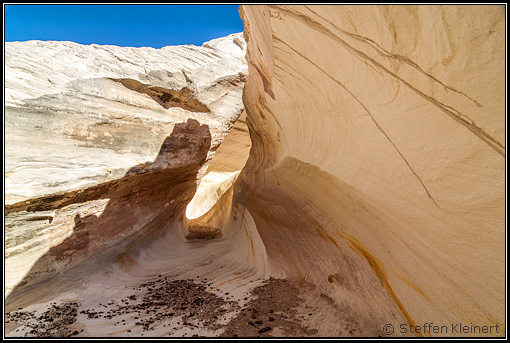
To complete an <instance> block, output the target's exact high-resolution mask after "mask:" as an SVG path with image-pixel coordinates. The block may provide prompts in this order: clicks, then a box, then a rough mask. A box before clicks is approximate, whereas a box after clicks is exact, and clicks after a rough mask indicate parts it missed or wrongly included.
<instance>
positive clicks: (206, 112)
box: [5, 34, 247, 204]
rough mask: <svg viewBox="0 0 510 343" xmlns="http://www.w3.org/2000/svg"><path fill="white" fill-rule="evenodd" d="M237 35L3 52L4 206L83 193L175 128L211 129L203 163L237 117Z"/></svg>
mask: <svg viewBox="0 0 510 343" xmlns="http://www.w3.org/2000/svg"><path fill="white" fill-rule="evenodd" d="M243 43H244V39H243V37H242V34H234V35H230V36H228V37H224V38H219V39H215V40H213V41H211V42H206V43H204V46H201V47H197V46H193V45H183V46H166V47H164V48H161V49H154V48H130V47H118V46H111V45H96V44H92V45H80V44H77V43H73V42H52V41H49V42H43V41H28V42H7V43H6V44H5V94H6V98H5V147H6V148H5V155H6V156H5V187H6V195H5V200H6V202H7V203H8V204H12V203H15V202H19V201H22V200H25V199H30V198H33V197H40V196H45V195H49V194H54V193H56V192H62V191H69V190H75V189H81V188H85V187H90V186H93V185H97V184H98V183H101V182H105V181H110V180H113V179H117V178H119V177H121V176H123V175H124V174H125V173H126V171H127V170H128V169H129V168H131V167H132V166H134V165H137V164H140V165H141V164H143V163H145V162H147V161H154V158H155V157H156V156H157V153H158V151H159V148H160V147H161V144H162V143H163V141H164V140H165V138H166V137H167V136H169V135H170V133H171V132H172V128H173V126H174V125H175V124H176V123H179V122H183V121H186V120H187V119H188V118H194V119H196V120H198V121H199V122H200V123H203V124H206V125H208V126H209V129H210V131H211V135H212V149H211V153H210V154H209V158H210V157H212V155H213V153H214V150H215V149H216V148H217V147H218V145H219V143H220V142H221V140H222V139H223V138H224V136H225V134H226V132H227V131H228V129H229V128H230V126H231V125H232V124H233V122H234V121H235V120H236V118H237V117H238V116H239V115H240V114H241V111H242V109H243V105H242V100H241V94H242V89H243V83H244V79H245V77H246V74H247V66H246V61H245V59H244V52H245V50H243V47H244V45H243Z"/></svg>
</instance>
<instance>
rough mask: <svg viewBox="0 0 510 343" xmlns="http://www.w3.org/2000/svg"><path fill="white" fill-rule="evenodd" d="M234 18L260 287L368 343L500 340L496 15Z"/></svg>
mask: <svg viewBox="0 0 510 343" xmlns="http://www.w3.org/2000/svg"><path fill="white" fill-rule="evenodd" d="M240 13H241V16H242V18H243V20H244V22H245V39H246V41H247V45H248V51H247V61H248V65H249V77H248V79H247V81H246V85H245V89H244V94H243V100H244V103H245V108H246V111H247V114H248V117H247V124H248V127H249V128H250V135H251V139H252V145H253V146H252V149H251V151H250V157H249V159H248V162H247V165H246V167H245V168H244V170H243V172H242V173H241V177H240V179H239V180H238V182H237V183H236V185H235V194H236V195H235V199H236V200H237V201H238V202H240V203H241V204H242V205H244V206H246V209H247V210H248V212H249V213H250V214H251V216H252V217H253V219H254V223H255V224H256V226H257V230H258V232H259V233H260V236H261V238H262V241H263V243H264V245H265V249H266V251H267V258H268V265H269V268H270V269H271V270H272V273H274V274H276V275H285V276H287V277H290V278H294V279H303V280H306V281H308V282H310V283H313V284H314V285H316V286H317V290H316V292H317V294H316V295H317V297H318V296H319V295H325V296H327V297H329V298H331V299H333V300H334V302H335V303H336V305H337V306H339V307H340V308H343V309H344V313H349V314H350V315H351V316H353V317H355V318H358V319H359V320H361V321H362V322H364V323H365V327H366V328H370V327H372V328H373V330H374V331H373V332H374V333H377V330H380V329H382V328H383V325H384V324H385V323H390V324H392V325H393V326H394V327H395V328H398V330H397V331H396V332H395V334H399V335H400V334H402V335H409V334H411V335H414V334H416V335H418V336H420V335H424V336H429V335H431V336H435V335H439V336H440V335H445V332H444V330H443V332H433V331H432V330H431V329H430V328H429V329H428V330H422V331H421V332H418V333H416V332H414V331H413V332H412V333H411V332H410V331H409V326H410V325H419V326H422V325H424V323H435V324H437V325H445V326H448V332H446V336H448V335H452V334H453V335H456V334H459V335H468V336H470V335H471V336H472V335H492V336H501V335H502V334H504V331H505V329H504V319H505V273H504V270H505V77H504V75H505V69H504V68H505V11H504V6H477V5H468V6H466V5H461V6H438V5H418V6H416V5H411V6H380V5H377V6H355V5H353V6H344V5H341V6H338V5H332V6H314V5H312V6H302V5H299V6H297V5H296V6H283V5H270V6H252V5H243V6H241V9H240ZM457 323H462V325H467V326H468V327H469V328H472V325H478V326H484V325H485V326H487V327H490V328H491V331H490V333H489V332H488V331H484V332H481V331H480V329H478V331H476V330H477V329H476V328H475V329H474V330H475V332H473V331H472V330H471V329H470V330H471V331H469V332H455V331H454V332H452V330H455V328H453V327H452V325H453V324H457ZM401 324H404V326H405V328H406V330H408V331H406V332H403V331H402V330H400V329H399V328H400V325H401ZM316 325H317V326H318V327H319V326H320V325H321V324H320V323H317V324H316ZM496 325H497V327H496ZM456 329H458V327H456ZM379 332H380V331H379Z"/></svg>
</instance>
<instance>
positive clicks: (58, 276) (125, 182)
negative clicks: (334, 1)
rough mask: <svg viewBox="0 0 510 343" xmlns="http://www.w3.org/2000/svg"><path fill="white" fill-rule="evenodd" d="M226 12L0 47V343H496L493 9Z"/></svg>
mask: <svg viewBox="0 0 510 343" xmlns="http://www.w3.org/2000/svg"><path fill="white" fill-rule="evenodd" d="M239 14H240V17H241V19H242V20H243V22H244V32H243V33H236V34H232V35H229V36H226V37H223V38H218V39H214V40H211V41H208V42H205V43H204V44H203V45H202V46H194V45H180V46H167V47H164V48H161V49H152V48H126V47H117V46H100V45H95V44H93V45H80V44H77V43H72V42H43V41H28V42H8V43H6V86H5V87H6V94H11V95H10V97H11V100H6V102H5V125H6V130H5V131H6V135H5V142H6V153H5V155H6V158H5V160H6V163H5V166H6V174H5V193H6V194H5V200H6V205H5V208H4V210H5V251H4V252H5V258H4V263H5V277H4V278H5V296H4V297H5V336H6V337H8V338H14V337H79V338H82V337H83V338H85V337H115V338H120V337H197V338H198V337H238V338H243V337H245V338H246V337H281V338H283V337H390V338H391V337H465V338H467V337H504V336H505V335H506V331H505V330H506V328H505V309H506V307H505V304H506V302H505V292H506V285H505V263H506V250H505V202H506V195H505V175H506V170H505V145H504V142H505V141H506V131H505V129H506V127H505V96H506V94H505V77H504V75H505V73H504V70H505V69H504V68H505V49H504V39H505V34H504V27H505V15H504V14H505V11H504V7H503V6H496V5H488V6H471V5H469V6H468V5H455V6H454V5H451V6H442V5H412V6H400V5H398V6H397V5H364V6H359V5H241V6H239ZM467 47H469V49H468V48H467ZM31 51H37V54H34V53H31ZM57 55H58V58H57V57H55V58H54V59H51V58H48V56H57ZM63 61H75V63H74V64H73V63H64V62H63ZM34 66H36V67H34ZM42 70H43V71H42ZM49 84H51V85H52V88H49V87H48V85H49ZM432 324H433V325H432Z"/></svg>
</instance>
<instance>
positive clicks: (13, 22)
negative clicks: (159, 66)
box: [4, 4, 243, 48]
mask: <svg viewBox="0 0 510 343" xmlns="http://www.w3.org/2000/svg"><path fill="white" fill-rule="evenodd" d="M4 15H5V21H4V25H5V31H4V32H5V41H6V42H11V41H26V40H33V39H37V40H59V41H62V40H68V41H73V42H76V43H80V44H92V43H95V44H112V45H118V46H131V47H141V46H150V47H154V48H161V47H163V46H166V45H179V44H194V45H201V44H202V43H203V42H205V41H208V40H211V39H213V38H218V37H223V36H226V35H229V34H231V33H235V32H242V31H243V22H242V20H241V18H240V17H239V11H238V5H161V4H157V5H16V4H12V5H4Z"/></svg>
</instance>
